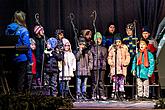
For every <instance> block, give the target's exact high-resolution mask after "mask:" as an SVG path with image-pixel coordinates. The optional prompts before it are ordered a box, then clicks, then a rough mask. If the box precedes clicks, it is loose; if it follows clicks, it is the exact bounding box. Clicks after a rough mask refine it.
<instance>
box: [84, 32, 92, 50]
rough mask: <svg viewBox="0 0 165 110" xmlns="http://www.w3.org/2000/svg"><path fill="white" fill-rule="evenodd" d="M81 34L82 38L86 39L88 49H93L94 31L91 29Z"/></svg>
mask: <svg viewBox="0 0 165 110" xmlns="http://www.w3.org/2000/svg"><path fill="white" fill-rule="evenodd" d="M81 34H82V37H84V38H85V41H86V47H87V49H91V47H92V46H93V44H94V42H93V40H92V31H91V30H89V29H85V30H82V31H81Z"/></svg>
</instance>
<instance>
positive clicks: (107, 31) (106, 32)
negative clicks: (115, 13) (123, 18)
mask: <svg viewBox="0 0 165 110" xmlns="http://www.w3.org/2000/svg"><path fill="white" fill-rule="evenodd" d="M110 25H114V26H115V23H114V22H110V23H108V25H107V27H106V30H105V34H104V35H105V36H109V35H111V33H109V26H110ZM115 32H116V26H115ZM115 32H114V33H115ZM114 33H113V34H114Z"/></svg>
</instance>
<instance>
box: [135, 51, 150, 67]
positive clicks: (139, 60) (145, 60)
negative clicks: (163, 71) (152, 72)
mask: <svg viewBox="0 0 165 110" xmlns="http://www.w3.org/2000/svg"><path fill="white" fill-rule="evenodd" d="M143 53H144V66H145V67H148V66H149V62H148V52H147V49H144V50H140V55H139V57H138V59H137V65H141V64H142V54H143Z"/></svg>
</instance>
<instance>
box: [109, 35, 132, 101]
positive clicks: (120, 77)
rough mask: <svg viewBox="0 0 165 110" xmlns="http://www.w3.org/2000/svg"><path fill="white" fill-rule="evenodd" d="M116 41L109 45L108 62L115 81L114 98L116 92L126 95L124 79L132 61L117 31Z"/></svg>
mask: <svg viewBox="0 0 165 110" xmlns="http://www.w3.org/2000/svg"><path fill="white" fill-rule="evenodd" d="M114 43H115V44H113V45H111V46H110V47H109V50H108V51H109V53H108V64H109V65H110V76H111V78H112V81H113V90H112V98H114V97H113V96H114V95H116V94H115V93H116V92H120V93H119V94H120V96H121V98H123V97H124V92H125V90H124V80H125V78H126V75H127V66H128V65H129V62H130V54H129V52H128V47H127V46H126V45H125V44H123V43H122V39H121V34H119V33H117V34H116V35H115V37H114Z"/></svg>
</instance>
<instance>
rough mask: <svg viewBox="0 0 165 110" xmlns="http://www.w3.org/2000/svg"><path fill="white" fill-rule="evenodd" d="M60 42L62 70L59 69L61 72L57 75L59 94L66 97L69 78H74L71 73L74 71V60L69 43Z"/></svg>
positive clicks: (65, 40)
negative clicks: (62, 57)
mask: <svg viewBox="0 0 165 110" xmlns="http://www.w3.org/2000/svg"><path fill="white" fill-rule="evenodd" d="M62 41H63V45H64V61H63V62H64V63H63V65H62V66H63V68H59V70H60V71H61V72H60V73H59V84H60V94H61V95H63V94H62V93H64V97H66V96H67V95H68V93H69V80H71V77H74V74H73V71H75V70H76V58H75V56H74V54H73V53H72V49H71V44H70V42H69V41H68V40H67V39H63V40H62ZM62 69H64V70H62ZM62 71H63V72H62Z"/></svg>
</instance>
